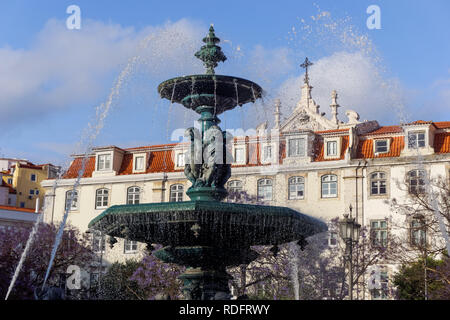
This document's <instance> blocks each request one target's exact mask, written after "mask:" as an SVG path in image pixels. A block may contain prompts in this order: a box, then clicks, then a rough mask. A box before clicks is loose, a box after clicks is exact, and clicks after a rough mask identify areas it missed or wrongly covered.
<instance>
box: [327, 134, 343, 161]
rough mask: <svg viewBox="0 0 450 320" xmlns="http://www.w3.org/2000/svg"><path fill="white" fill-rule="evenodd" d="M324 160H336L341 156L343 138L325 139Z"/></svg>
mask: <svg viewBox="0 0 450 320" xmlns="http://www.w3.org/2000/svg"><path fill="white" fill-rule="evenodd" d="M323 143H324V151H323V153H324V158H325V159H336V158H338V157H339V156H340V150H341V138H340V137H326V138H324V141H323Z"/></svg>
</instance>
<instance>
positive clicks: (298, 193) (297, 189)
mask: <svg viewBox="0 0 450 320" xmlns="http://www.w3.org/2000/svg"><path fill="white" fill-rule="evenodd" d="M304 197H305V178H303V177H292V178H289V199H290V200H296V199H303V198H304Z"/></svg>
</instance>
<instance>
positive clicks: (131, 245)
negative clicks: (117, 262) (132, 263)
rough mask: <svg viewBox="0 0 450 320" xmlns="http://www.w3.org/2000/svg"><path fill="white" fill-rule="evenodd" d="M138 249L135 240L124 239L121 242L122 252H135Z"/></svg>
mask: <svg viewBox="0 0 450 320" xmlns="http://www.w3.org/2000/svg"><path fill="white" fill-rule="evenodd" d="M137 249H138V244H137V241H132V240H128V239H125V241H124V244H123V252H124V253H136V252H137Z"/></svg>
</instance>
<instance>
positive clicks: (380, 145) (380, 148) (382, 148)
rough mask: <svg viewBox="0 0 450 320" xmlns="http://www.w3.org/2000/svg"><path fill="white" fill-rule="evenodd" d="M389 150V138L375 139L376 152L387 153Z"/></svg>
mask: <svg viewBox="0 0 450 320" xmlns="http://www.w3.org/2000/svg"><path fill="white" fill-rule="evenodd" d="M388 151H389V140H388V139H383V140H375V153H386V152H388Z"/></svg>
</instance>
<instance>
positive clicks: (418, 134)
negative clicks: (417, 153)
mask: <svg viewBox="0 0 450 320" xmlns="http://www.w3.org/2000/svg"><path fill="white" fill-rule="evenodd" d="M423 147H425V131H415V132H410V133H408V148H410V149H418V148H423Z"/></svg>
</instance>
